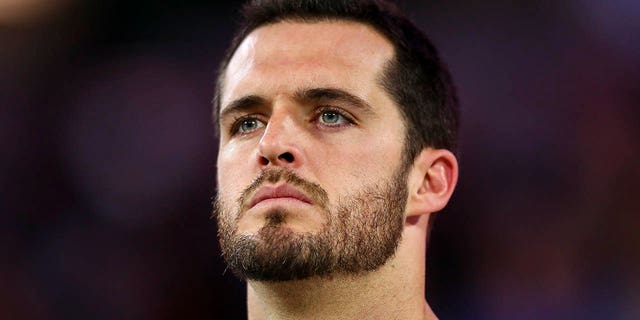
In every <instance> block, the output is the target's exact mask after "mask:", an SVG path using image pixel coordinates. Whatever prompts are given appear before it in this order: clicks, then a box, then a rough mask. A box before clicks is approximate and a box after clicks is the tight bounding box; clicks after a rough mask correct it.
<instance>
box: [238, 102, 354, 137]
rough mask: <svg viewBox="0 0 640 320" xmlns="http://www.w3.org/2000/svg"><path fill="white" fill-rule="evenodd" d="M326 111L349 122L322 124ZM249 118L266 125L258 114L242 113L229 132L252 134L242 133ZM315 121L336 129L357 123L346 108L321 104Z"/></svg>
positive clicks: (319, 124) (317, 123) (241, 134)
mask: <svg viewBox="0 0 640 320" xmlns="http://www.w3.org/2000/svg"><path fill="white" fill-rule="evenodd" d="M326 112H330V113H335V114H337V115H339V116H341V117H342V118H344V120H345V121H346V122H347V123H346V124H337V125H330V124H321V123H319V119H320V117H321V116H322V114H324V113H326ZM247 120H256V121H261V122H263V123H265V125H266V121H263V120H261V119H260V117H259V116H258V115H256V114H247V115H242V116H239V117H236V118H235V119H233V123H232V125H231V128H230V129H229V133H230V134H231V136H236V135H240V136H243V135H247V134H250V133H251V132H253V130H252V131H250V132H246V133H242V132H240V126H242V123H243V122H244V121H247ZM312 122H313V123H315V124H316V125H318V126H323V127H326V128H330V129H336V128H341V127H346V126H351V125H353V124H354V123H355V121H354V120H353V117H351V116H350V115H349V114H348V113H347V112H345V111H344V110H342V109H340V108H336V107H331V106H321V107H318V108H316V110H315V112H314V116H313V120H312Z"/></svg>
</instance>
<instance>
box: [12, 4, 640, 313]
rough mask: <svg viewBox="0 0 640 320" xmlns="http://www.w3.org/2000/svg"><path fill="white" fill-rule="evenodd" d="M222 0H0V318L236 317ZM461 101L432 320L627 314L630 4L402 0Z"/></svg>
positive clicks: (635, 179)
mask: <svg viewBox="0 0 640 320" xmlns="http://www.w3.org/2000/svg"><path fill="white" fill-rule="evenodd" d="M239 6H240V2H238V1H227V2H224V3H222V4H221V3H215V4H214V2H213V1H205V0H155V1H151V0H138V1H125V0H112V1H102V2H98V1H92V2H89V1H80V0H48V1H38V0H0V318H1V319H242V318H244V317H246V310H245V305H244V284H243V283H241V282H240V281H238V280H236V279H235V278H234V277H233V276H232V275H231V273H230V272H225V266H224V263H223V261H222V259H221V258H220V257H219V249H218V245H217V239H216V228H215V222H214V221H213V220H210V218H209V216H210V211H211V205H210V200H211V197H212V196H213V195H214V194H215V157H216V150H217V145H216V139H215V137H214V129H213V126H212V123H211V120H210V112H211V105H210V100H211V97H212V94H213V84H214V81H215V77H216V76H215V72H216V68H217V64H218V61H219V60H220V58H221V56H222V53H223V51H224V49H225V48H226V46H227V45H228V43H229V41H230V37H231V32H232V30H233V29H234V26H235V24H236V22H237V20H238V19H237V15H236V13H237V10H238V8H239ZM404 7H405V8H406V9H407V11H408V12H409V13H410V16H411V17H412V18H413V19H414V21H415V22H416V23H417V24H418V25H419V26H420V27H421V28H422V29H423V30H424V31H425V32H426V33H427V34H428V35H429V36H430V37H431V38H432V40H433V41H434V43H435V44H436V45H437V47H438V48H439V49H440V51H441V54H442V56H443V57H444V59H445V61H446V62H447V63H448V65H449V66H450V68H451V72H452V74H453V76H454V79H455V81H456V83H457V85H458V90H459V95H460V98H461V102H462V125H463V129H462V134H461V145H462V154H461V170H462V171H461V174H462V176H461V180H460V183H459V187H458V189H457V191H456V193H455V195H454V198H453V200H452V203H451V204H450V206H449V207H448V208H447V209H446V210H445V211H443V212H442V213H440V214H438V217H437V223H436V225H435V229H434V231H433V234H432V237H431V241H430V249H429V253H428V259H427V265H428V270H427V297H428V300H429V301H430V303H431V305H432V307H433V309H434V310H435V312H436V314H438V315H439V316H440V318H441V319H640V276H639V272H638V270H640V248H639V247H640V205H639V204H640V201H639V199H638V198H639V197H640V192H639V191H640V182H639V181H640V161H638V158H639V157H640V139H639V138H640V108H639V103H640V41H638V31H640V2H638V1H631V0H620V1H615V2H606V1H598V0H569V1H535V2H532V1H517V2H512V1H495V0H492V1H482V2H478V1H469V0H454V1H405V2H404Z"/></svg>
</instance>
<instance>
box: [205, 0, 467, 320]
mask: <svg viewBox="0 0 640 320" xmlns="http://www.w3.org/2000/svg"><path fill="white" fill-rule="evenodd" d="M244 13H245V21H244V25H243V26H242V27H241V28H240V30H239V31H238V33H237V35H236V38H235V40H234V42H233V44H232V46H231V48H230V50H229V53H228V56H227V58H226V59H225V60H224V61H223V63H222V66H221V73H220V77H219V81H218V86H217V90H216V97H215V98H214V104H215V111H214V115H215V118H216V121H217V122H218V124H219V129H220V132H219V138H220V141H219V154H218V163H217V165H218V196H217V199H216V203H215V213H216V217H217V220H218V228H219V239H220V244H221V248H222V254H223V256H224V258H225V260H226V262H227V263H228V265H229V267H230V269H231V270H233V271H234V273H236V274H237V275H238V276H240V277H241V278H243V279H246V280H247V284H248V285H247V287H248V288H247V305H248V315H249V319H324V320H326V319H435V315H434V314H433V313H432V311H431V309H430V307H429V305H428V304H427V302H426V300H425V298H424V292H425V285H424V283H425V252H426V242H427V236H428V229H429V228H428V226H429V221H430V217H431V213H434V212H436V211H439V210H440V209H442V208H443V207H444V206H445V205H446V204H447V202H448V200H449V198H450V197H451V194H452V192H453V189H454V187H455V185H456V181H457V177H458V164H457V160H456V157H455V155H454V153H453V152H454V151H455V147H456V130H457V123H458V120H457V99H456V96H455V92H454V89H453V85H452V83H451V80H450V77H449V75H448V72H447V70H446V68H445V67H444V66H443V64H442V63H441V62H440V60H439V58H438V56H437V53H436V51H435V49H434V48H433V46H432V45H431V44H430V43H429V41H428V40H427V39H426V37H424V36H423V35H422V33H421V32H420V31H419V30H418V29H417V28H416V27H414V26H413V24H411V23H410V22H409V21H408V20H407V19H406V18H404V17H403V16H402V15H401V14H400V13H399V11H398V10H397V9H396V7H395V6H393V5H391V4H389V3H386V2H382V1H376V0H360V1H346V0H344V1H313V0H302V1H300V0H295V1H293V0H292V1H285V0H262V1H254V2H252V3H250V4H248V5H247V6H246V7H245V8H244Z"/></svg>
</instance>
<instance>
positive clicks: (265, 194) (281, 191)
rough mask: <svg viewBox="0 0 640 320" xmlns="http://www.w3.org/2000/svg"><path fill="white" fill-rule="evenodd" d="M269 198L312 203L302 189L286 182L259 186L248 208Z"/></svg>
mask: <svg viewBox="0 0 640 320" xmlns="http://www.w3.org/2000/svg"><path fill="white" fill-rule="evenodd" d="M270 200H283V201H297V202H302V203H306V204H313V202H312V201H311V199H310V198H309V197H307V195H305V194H304V193H303V192H302V191H300V190H298V189H296V188H294V187H293V186H291V185H288V184H282V185H279V186H277V187H274V186H266V187H262V188H260V189H259V190H258V191H257V192H256V193H255V194H254V195H253V197H252V198H251V201H250V202H249V206H248V208H249V209H251V208H253V207H255V206H256V205H258V204H259V203H262V202H266V201H270Z"/></svg>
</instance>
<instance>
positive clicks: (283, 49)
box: [221, 20, 394, 106]
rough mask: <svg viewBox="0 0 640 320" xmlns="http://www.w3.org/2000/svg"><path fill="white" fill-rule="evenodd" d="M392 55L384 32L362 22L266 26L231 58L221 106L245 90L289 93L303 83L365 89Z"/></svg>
mask: <svg viewBox="0 0 640 320" xmlns="http://www.w3.org/2000/svg"><path fill="white" fill-rule="evenodd" d="M393 54H394V49H393V46H392V44H391V43H390V42H389V41H388V40H387V39H386V38H385V37H384V36H382V35H381V34H380V33H378V32H377V31H376V30H375V29H373V28H372V27H370V26H368V25H365V24H362V23H358V22H352V21H343V20H332V21H319V22H312V23H308V22H290V21H284V22H278V23H275V24H270V25H266V26H263V27H260V28H258V29H256V30H254V31H253V32H251V33H250V34H249V35H248V36H247V37H246V38H245V39H244V41H243V42H242V43H241V44H240V46H239V47H238V48H237V50H236V52H235V53H234V55H233V57H232V59H231V60H230V62H229V65H228V67H227V69H226V72H225V74H224V79H223V83H224V86H223V91H222V96H221V105H222V106H224V105H226V102H228V101H229V100H230V99H232V98H234V97H238V96H241V95H243V94H248V93H250V94H268V93H286V92H288V91H290V92H293V91H295V90H296V89H299V88H301V87H313V86H328V87H337V88H343V89H347V90H355V91H358V90H366V87H367V85H368V86H370V85H371V84H372V83H376V82H377V79H378V76H379V74H380V72H381V71H382V69H383V67H384V65H385V64H386V62H387V61H389V60H390V59H391V58H392V57H393ZM362 93H363V94H365V95H366V94H367V92H362Z"/></svg>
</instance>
